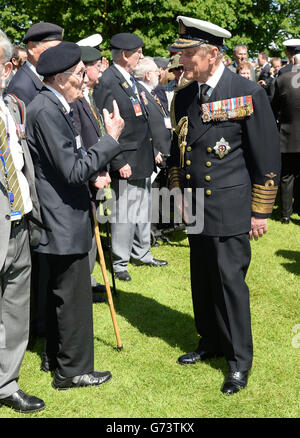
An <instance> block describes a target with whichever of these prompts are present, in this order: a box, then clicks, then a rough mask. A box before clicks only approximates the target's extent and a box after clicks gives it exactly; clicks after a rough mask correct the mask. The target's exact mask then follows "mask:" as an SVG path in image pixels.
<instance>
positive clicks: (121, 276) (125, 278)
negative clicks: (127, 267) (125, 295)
mask: <svg viewBox="0 0 300 438" xmlns="http://www.w3.org/2000/svg"><path fill="white" fill-rule="evenodd" d="M115 276H116V277H117V279H118V280H121V281H130V280H131V277H130V275H129V274H128V272H127V271H121V272H115Z"/></svg>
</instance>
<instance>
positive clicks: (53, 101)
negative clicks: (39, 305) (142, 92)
mask: <svg viewBox="0 0 300 438" xmlns="http://www.w3.org/2000/svg"><path fill="white" fill-rule="evenodd" d="M37 71H38V73H40V74H42V75H43V76H44V82H45V87H44V88H43V90H42V91H41V92H40V94H39V95H38V96H37V97H36V98H35V99H34V100H33V101H32V102H31V104H30V105H29V107H28V124H27V129H28V144H29V147H30V150H31V154H32V157H33V163H34V167H35V174H36V185H37V191H38V196H39V199H40V204H41V215H42V218H43V221H44V223H45V225H48V226H49V227H50V228H51V229H52V233H48V232H45V231H43V234H42V237H41V241H40V244H39V246H38V247H37V249H36V250H37V251H38V252H40V253H43V254H46V256H47V259H48V262H49V267H50V283H49V290H48V296H47V321H46V346H45V355H44V358H43V363H42V369H43V370H44V371H51V370H55V375H54V379H53V382H52V386H53V387H54V388H55V389H68V388H77V387H82V386H94V385H100V384H102V383H105V382H107V381H108V380H109V379H110V378H111V373H110V372H109V371H104V372H99V371H94V350H93V344H94V342H93V314H92V290H91V281H90V269H89V259H88V252H89V250H90V248H91V244H92V223H91V218H92V213H91V211H90V208H91V203H90V196H89V189H88V181H89V179H90V178H91V177H92V175H95V174H97V173H98V172H99V170H100V169H102V168H103V167H105V165H106V164H107V163H108V162H109V161H110V160H111V159H112V158H114V157H115V156H116V155H118V154H119V153H120V152H121V151H122V150H123V149H124V147H123V148H122V146H121V145H120V144H119V143H118V141H117V140H118V138H119V135H120V133H121V131H122V129H123V126H124V121H123V119H122V118H121V117H120V114H119V111H118V107H117V104H116V102H114V106H113V113H112V114H109V113H108V112H107V111H104V122H105V125H106V132H107V134H106V135H104V136H103V137H101V139H99V140H98V141H97V142H96V144H94V145H93V146H90V147H89V149H88V150H87V151H86V150H84V148H83V147H82V144H81V139H80V137H79V136H78V135H77V132H76V131H75V128H74V126H73V123H72V114H70V105H69V104H70V103H71V102H73V101H74V100H76V99H78V98H81V97H82V93H83V83H84V77H85V74H86V70H85V66H84V64H83V62H82V61H81V51H80V47H79V46H78V45H77V44H74V43H70V42H62V43H61V44H59V45H57V46H55V47H52V48H51V49H48V50H46V51H45V52H44V53H43V54H42V55H41V56H40V58H39V61H38V65H37Z"/></svg>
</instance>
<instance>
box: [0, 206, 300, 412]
mask: <svg viewBox="0 0 300 438" xmlns="http://www.w3.org/2000/svg"><path fill="white" fill-rule="evenodd" d="M274 217H275V219H272V220H269V231H268V233H267V234H266V235H265V236H264V237H263V238H262V239H260V240H259V241H253V242H252V243H251V246H252V263H251V266H250V269H249V272H248V276H247V282H248V285H249V287H250V299H251V311H252V329H253V340H254V361H253V368H252V371H251V375H250V378H249V383H248V386H247V388H246V389H244V390H242V391H240V392H239V393H238V394H236V395H233V396H231V397H229V396H226V395H223V394H222V393H221V392H220V388H221V386H222V384H223V381H224V376H225V375H226V373H227V364H226V361H225V359H213V360H211V361H208V362H205V363H202V364H200V363H199V364H197V365H195V366H190V367H189V366H180V365H178V364H177V363H176V360H177V357H178V356H179V355H181V354H183V353H185V352H188V351H192V350H193V349H194V348H195V346H196V345H197V335H196V332H195V327H194V320H193V311H192V302H191V293H190V281H189V247H188V242H187V238H186V234H185V232H183V231H179V232H176V233H173V234H172V235H169V237H170V242H169V243H164V244H162V245H161V246H160V247H155V248H153V254H154V256H155V257H156V258H162V259H166V260H168V262H169V266H168V267H167V268H149V267H133V266H132V265H130V267H129V273H130V275H131V276H132V281H131V282H129V283H126V282H119V281H116V285H117V291H118V295H117V296H113V300H114V306H115V310H116V317H117V323H118V327H119V331H120V336H121V340H122V343H123V346H124V348H123V350H122V351H121V352H118V351H117V349H116V346H117V342H116V337H115V333H114V330H113V325H112V319H111V315H110V311H109V306H108V305H107V304H94V334H95V369H96V370H110V371H111V372H112V374H113V378H112V380H111V381H110V382H109V383H108V384H106V385H103V386H100V387H93V388H83V389H71V390H68V391H56V390H54V389H52V387H51V381H52V376H51V374H49V373H48V374H45V373H44V372H42V371H40V362H41V353H42V350H43V345H42V340H37V341H35V342H33V343H31V344H30V345H29V348H28V350H27V352H26V355H25V358H24V361H23V365H22V368H21V373H20V379H19V385H20V387H21V388H22V389H23V390H24V391H25V392H28V393H30V394H33V395H36V396H38V397H41V398H43V399H44V401H45V403H46V409H45V410H44V411H41V412H39V413H35V414H30V415H23V414H17V413H15V412H14V411H12V410H10V409H8V408H6V407H2V408H1V409H0V418H22V417H27V418H297V417H299V414H300V408H299V398H300V397H299V395H300V387H299V364H300V345H299V348H295V346H294V347H293V345H292V340H293V337H295V335H296V333H293V331H292V329H293V327H294V326H295V325H297V324H300V312H299V307H300V306H299V291H300V218H299V216H297V215H294V216H292V221H291V223H290V224H289V225H282V224H281V223H280V222H279V220H277V219H276V211H275V215H274ZM108 267H109V265H108ZM95 276H96V278H97V279H98V280H99V281H100V282H103V280H102V275H101V270H100V267H99V265H97V267H96V269H95ZM109 278H110V279H111V276H110V273H109ZM298 344H300V343H299V342H298Z"/></svg>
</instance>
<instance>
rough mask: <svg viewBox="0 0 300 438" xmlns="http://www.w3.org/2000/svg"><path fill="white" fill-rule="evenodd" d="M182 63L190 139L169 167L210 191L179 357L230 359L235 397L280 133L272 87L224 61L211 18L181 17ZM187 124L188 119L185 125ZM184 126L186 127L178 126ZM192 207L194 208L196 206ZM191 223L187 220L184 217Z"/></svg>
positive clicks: (194, 254)
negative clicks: (188, 329) (195, 337)
mask: <svg viewBox="0 0 300 438" xmlns="http://www.w3.org/2000/svg"><path fill="white" fill-rule="evenodd" d="M177 21H178V22H179V38H178V40H177V41H176V42H175V43H174V44H173V46H172V47H173V48H174V49H175V50H180V51H181V57H180V63H182V64H183V66H184V74H185V77H186V78H187V79H188V80H190V81H191V82H190V83H188V85H186V86H184V87H182V88H179V89H178V90H177V91H176V93H175V97H174V101H173V111H172V118H173V128H174V129H175V132H178V129H176V126H178V125H181V124H182V120H186V121H187V135H186V141H187V144H186V145H185V144H184V143H183V144H178V139H179V138H180V132H179V136H178V137H177V135H174V140H173V143H172V150H171V157H170V160H169V165H170V167H171V168H172V169H171V180H172V181H174V183H175V185H177V186H181V187H182V188H183V187H184V188H185V190H186V191H188V192H191V194H192V199H193V201H194V200H195V191H196V189H197V188H203V190H204V228H203V231H202V232H201V233H199V232H197V233H193V227H192V226H191V227H189V229H190V232H189V243H190V269H191V288H192V299H193V307H194V316H195V322H196V329H197V332H198V334H199V335H200V338H199V344H198V346H197V348H196V349H195V351H193V352H191V353H187V354H184V355H182V356H180V357H179V359H178V362H179V364H181V365H194V364H196V363H197V362H201V361H204V360H207V359H210V358H213V357H218V356H225V358H226V360H227V362H228V365H229V372H228V374H227V376H226V379H225V382H224V384H223V386H222V392H223V393H224V394H233V393H235V392H237V391H239V390H240V389H241V388H244V387H245V386H246V385H247V380H248V374H249V370H250V369H251V366H252V359H253V346H252V333H251V320H250V304H249V290H248V286H247V284H246V282H245V277H246V273H247V269H248V266H249V263H250V257H251V253H250V242H249V233H250V239H251V238H253V237H254V239H258V238H259V237H260V236H262V235H263V234H264V233H266V231H267V218H268V217H269V216H270V215H271V213H272V208H273V204H274V201H275V197H276V192H277V186H278V180H279V176H280V153H279V137H278V131H277V127H276V123H275V120H274V117H273V114H272V110H271V108H270V105H269V102H268V99H267V96H266V93H265V92H264V90H263V89H262V88H261V87H259V86H258V85H256V84H255V83H253V82H251V81H248V80H246V79H244V78H242V77H240V76H238V75H236V74H234V73H232V72H231V71H230V70H229V69H227V68H226V67H224V65H223V63H222V62H221V58H222V56H223V47H224V38H229V37H231V34H230V33H229V32H228V31H227V30H225V29H222V28H220V27H219V26H216V25H214V24H212V23H209V22H205V21H202V20H197V19H193V18H189V17H183V16H179V17H177ZM183 126H184V123H183ZM179 131H180V130H179ZM193 207H195V206H194V205H193ZM187 220H188V219H187Z"/></svg>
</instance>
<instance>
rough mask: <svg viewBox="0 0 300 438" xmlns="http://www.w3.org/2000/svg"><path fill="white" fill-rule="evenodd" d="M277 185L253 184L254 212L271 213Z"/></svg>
mask: <svg viewBox="0 0 300 438" xmlns="http://www.w3.org/2000/svg"><path fill="white" fill-rule="evenodd" d="M277 190H278V187H277V186H274V185H272V186H260V185H258V184H254V185H253V189H252V211H254V212H256V213H265V214H270V213H272V210H273V206H274V202H275V199H276V194H277Z"/></svg>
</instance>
